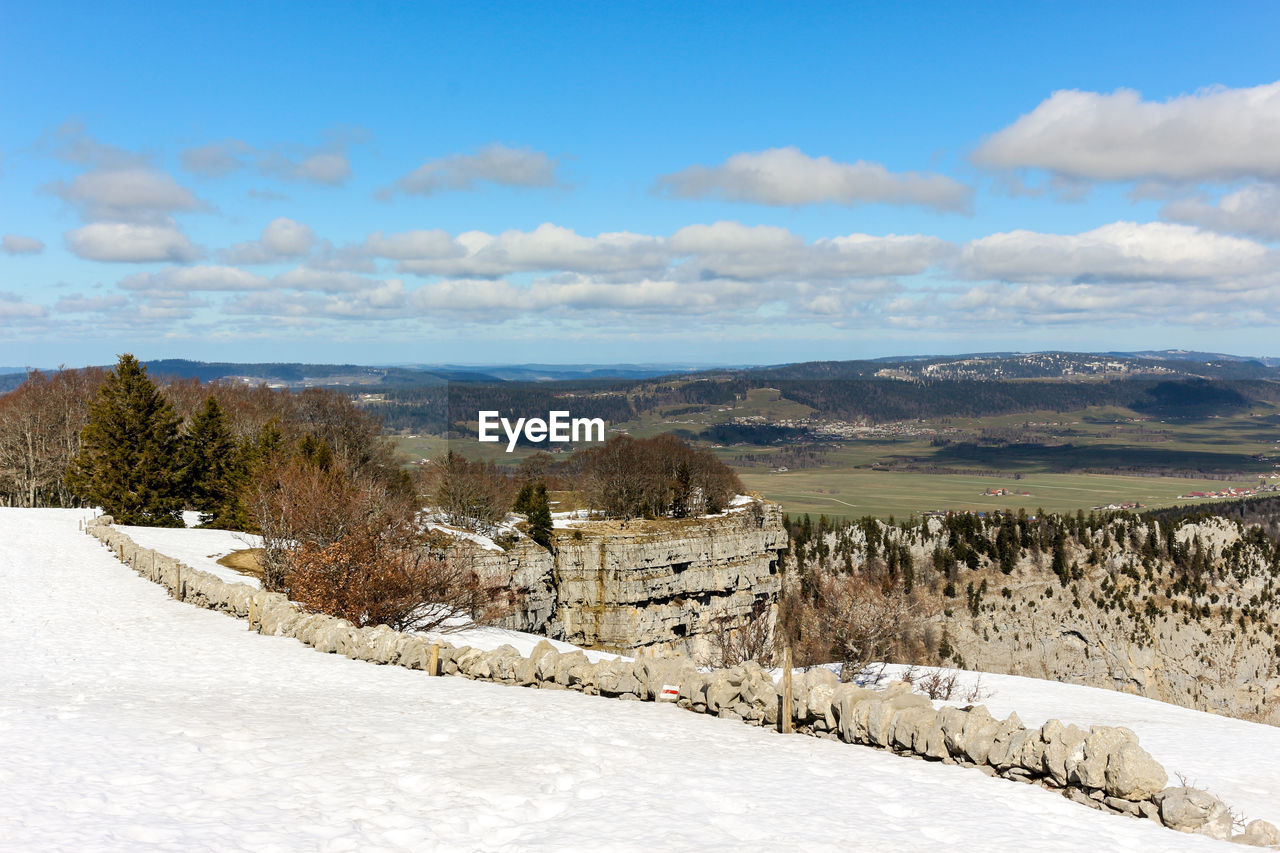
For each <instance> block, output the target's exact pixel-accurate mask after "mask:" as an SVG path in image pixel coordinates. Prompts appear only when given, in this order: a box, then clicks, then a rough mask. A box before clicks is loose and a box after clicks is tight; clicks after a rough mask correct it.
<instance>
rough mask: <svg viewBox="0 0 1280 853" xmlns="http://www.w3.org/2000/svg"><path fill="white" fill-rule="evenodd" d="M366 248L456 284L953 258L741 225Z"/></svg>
mask: <svg viewBox="0 0 1280 853" xmlns="http://www.w3.org/2000/svg"><path fill="white" fill-rule="evenodd" d="M363 248H364V251H365V252H367V253H368V254H369V255H372V256H376V257H383V258H389V259H391V260H395V261H398V263H397V267H396V268H397V269H398V270H399V271H400V272H405V273H412V274H415V275H421V276H444V277H452V278H479V277H500V276H504V275H510V274H513V273H520V272H542V273H559V272H564V273H580V274H591V275H612V276H614V277H615V278H628V277H629V278H632V279H635V278H641V279H667V278H669V279H671V280H677V279H683V280H688V279H693V278H699V279H706V278H738V279H768V278H777V279H785V280H788V281H795V280H804V279H810V278H817V279H836V278H866V277H874V276H886V275H912V274H915V273H920V272H923V271H925V270H927V269H928V268H929V267H931V266H933V265H934V264H936V263H938V262H939V261H941V260H945V259H946V258H948V257H950V256H951V255H952V254H954V253H955V247H954V246H952V245H951V244H950V243H948V242H946V241H945V240H941V239H939V238H936V237H927V236H923V235H905V236H899V235H888V236H886V237H874V236H870V235H866V234H850V235H848V236H844V237H835V238H831V239H826V240H818V241H816V242H814V243H809V244H806V243H805V242H804V240H803V238H801V237H800V236H799V235H796V234H793V233H791V232H790V231H788V230H786V229H785V228H777V227H774V226H747V225H742V224H741V223H737V222H716V223H713V224H711V225H691V226H687V227H685V228H681V229H680V230H679V231H677V232H676V233H675V234H673V235H671V236H670V237H660V236H653V235H647V234H633V233H630V232H616V233H603V234H599V235H597V236H595V237H586V236H582V235H580V234H577V233H576V232H574V231H572V230H571V229H568V228H562V227H560V226H557V225H552V224H550V223H544V224H543V225H540V226H539V227H538V228H536V229H534V230H533V231H506V232H503V233H502V234H496V235H494V234H487V233H484V232H482V231H468V232H464V233H462V234H459V235H457V237H450V236H449V234H447V233H446V232H444V231H439V230H435V231H409V232H404V233H400V234H390V235H388V234H383V233H381V232H379V233H376V234H372V235H370V236H369V237H368V238H367V239H366V240H365V243H364V246H363Z"/></svg>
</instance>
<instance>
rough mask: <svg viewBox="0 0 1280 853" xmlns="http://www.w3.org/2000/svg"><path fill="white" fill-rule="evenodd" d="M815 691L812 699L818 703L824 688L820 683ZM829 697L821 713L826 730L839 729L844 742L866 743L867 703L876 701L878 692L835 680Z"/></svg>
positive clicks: (878, 697)
mask: <svg viewBox="0 0 1280 853" xmlns="http://www.w3.org/2000/svg"><path fill="white" fill-rule="evenodd" d="M817 691H818V692H817V694H816V695H815V696H814V698H813V701H814V702H815V703H820V702H821V697H822V695H823V694H824V693H825V692H826V688H825V686H823V685H820V686H819V687H818V688H817ZM830 697H831V698H830V699H829V700H828V702H827V707H826V709H825V711H824V713H823V717H824V721H825V722H826V723H827V728H828V730H830V731H839V733H840V738H841V740H843V741H845V742H846V743H866V742H867V712H868V708H869V704H868V703H870V702H872V701H878V700H879V699H880V694H878V693H876V691H874V690H868V689H866V688H865V687H859V686H858V685H856V684H841V683H839V682H836V684H835V685H834V686H833V687H832V688H830ZM810 707H814V706H810ZM859 720H860V721H861V723H860V724H859Z"/></svg>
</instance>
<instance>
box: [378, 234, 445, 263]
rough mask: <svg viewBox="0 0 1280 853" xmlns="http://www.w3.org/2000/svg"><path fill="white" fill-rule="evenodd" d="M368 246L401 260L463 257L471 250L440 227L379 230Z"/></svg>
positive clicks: (382, 255)
mask: <svg viewBox="0 0 1280 853" xmlns="http://www.w3.org/2000/svg"><path fill="white" fill-rule="evenodd" d="M364 248H365V250H366V251H368V252H369V254H372V255H376V256H378V257H380V258H391V259H392V260H397V261H431V260H441V259H444V258H458V257H462V256H463V255H465V254H466V253H467V250H466V249H465V248H463V246H462V245H461V244H460V243H457V242H455V241H454V239H453V236H452V235H451V234H449V232H447V231H442V230H440V229H439V228H436V229H432V230H429V231H427V230H419V231H402V232H401V233H399V234H383V233H382V232H381V231H378V232H376V233H374V234H370V235H369V236H368V237H367V238H366V239H365V241H364Z"/></svg>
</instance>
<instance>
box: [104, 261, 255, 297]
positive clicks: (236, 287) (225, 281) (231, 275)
mask: <svg viewBox="0 0 1280 853" xmlns="http://www.w3.org/2000/svg"><path fill="white" fill-rule="evenodd" d="M270 286H271V281H270V279H267V278H265V277H263V276H260V275H254V274H253V273H251V272H246V271H245V270H242V269H237V268H235V267H223V266H194V267H169V268H167V269H163V270H160V271H159V272H154V273H136V274H134V275H131V276H127V277H125V278H124V279H123V280H122V281H121V282H120V287H121V289H123V290H130V291H152V292H164V293H175V294H185V293H190V292H193V291H242V290H264V289H266V288H268V287H270Z"/></svg>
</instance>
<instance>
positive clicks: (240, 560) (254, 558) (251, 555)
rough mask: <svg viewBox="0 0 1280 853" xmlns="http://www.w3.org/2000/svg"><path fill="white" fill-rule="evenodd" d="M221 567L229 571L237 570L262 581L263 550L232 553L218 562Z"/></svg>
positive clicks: (255, 549)
mask: <svg viewBox="0 0 1280 853" xmlns="http://www.w3.org/2000/svg"><path fill="white" fill-rule="evenodd" d="M218 565H219V566H226V567H227V568H228V569H235V570H236V571H237V572H239V573H240V574H242V575H249V576H250V577H255V578H258V579H259V580H261V579H262V549H261V548H244V549H241V550H239V551H232V552H231V553H230V554H228V555H227V556H225V557H222V558H220V559H219V560H218Z"/></svg>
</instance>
